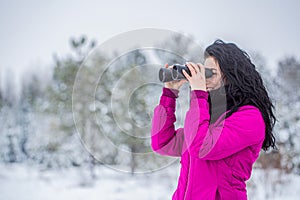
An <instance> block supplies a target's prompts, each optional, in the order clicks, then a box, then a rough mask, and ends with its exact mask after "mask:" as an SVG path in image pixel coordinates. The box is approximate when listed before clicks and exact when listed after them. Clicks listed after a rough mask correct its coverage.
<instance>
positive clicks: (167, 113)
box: [151, 88, 184, 156]
mask: <svg viewBox="0 0 300 200" xmlns="http://www.w3.org/2000/svg"><path fill="white" fill-rule="evenodd" d="M177 97H178V90H171V89H167V88H163V94H162V96H161V98H160V104H159V105H158V106H157V107H156V108H155V109H154V115H153V118H152V128H151V147H152V149H153V151H155V152H157V153H159V154H161V155H168V156H181V155H182V151H183V143H184V142H183V141H184V134H183V128H179V129H177V130H175V126H174V123H175V121H176V117H175V106H176V98H177Z"/></svg>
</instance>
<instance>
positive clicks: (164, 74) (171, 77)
mask: <svg viewBox="0 0 300 200" xmlns="http://www.w3.org/2000/svg"><path fill="white" fill-rule="evenodd" d="M182 70H185V71H186V72H187V73H188V74H189V75H190V76H191V72H190V70H189V68H188V67H187V66H185V65H180V64H175V65H173V67H172V68H160V70H159V80H160V81H161V82H169V81H176V80H181V79H186V77H185V76H184V75H183V73H182ZM212 75H214V73H213V71H212V69H207V68H205V78H210V77H212Z"/></svg>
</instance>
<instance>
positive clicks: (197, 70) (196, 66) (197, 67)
mask: <svg viewBox="0 0 300 200" xmlns="http://www.w3.org/2000/svg"><path fill="white" fill-rule="evenodd" d="M190 64H191V65H192V66H193V67H194V69H195V71H196V73H198V72H200V68H199V66H198V65H197V64H195V63H192V62H190Z"/></svg>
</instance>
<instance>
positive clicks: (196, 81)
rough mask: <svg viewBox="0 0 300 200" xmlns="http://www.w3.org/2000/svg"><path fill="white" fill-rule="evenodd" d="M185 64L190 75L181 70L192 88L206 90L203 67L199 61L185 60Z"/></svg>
mask: <svg viewBox="0 0 300 200" xmlns="http://www.w3.org/2000/svg"><path fill="white" fill-rule="evenodd" d="M186 66H187V67H188V68H189V70H190V71H191V76H190V75H189V74H188V73H187V72H186V71H185V70H183V74H184V76H185V77H186V78H187V80H188V81H189V82H190V86H191V89H192V90H203V91H206V80H205V68H204V66H203V65H201V64H200V63H197V64H195V63H192V62H187V63H186Z"/></svg>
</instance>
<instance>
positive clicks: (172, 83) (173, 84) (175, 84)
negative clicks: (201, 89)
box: [165, 63, 187, 90]
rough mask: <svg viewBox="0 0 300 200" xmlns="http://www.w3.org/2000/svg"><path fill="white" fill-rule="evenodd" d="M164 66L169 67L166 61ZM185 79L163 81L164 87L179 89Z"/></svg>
mask: <svg viewBox="0 0 300 200" xmlns="http://www.w3.org/2000/svg"><path fill="white" fill-rule="evenodd" d="M165 67H166V68H169V65H168V63H167V64H166V65H165ZM172 67H173V66H170V68H172ZM186 82H187V80H185V79H182V80H178V81H170V82H166V83H165V88H169V89H175V90H179V88H180V87H181V86H182V85H183V84H184V83H186Z"/></svg>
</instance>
